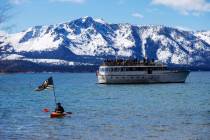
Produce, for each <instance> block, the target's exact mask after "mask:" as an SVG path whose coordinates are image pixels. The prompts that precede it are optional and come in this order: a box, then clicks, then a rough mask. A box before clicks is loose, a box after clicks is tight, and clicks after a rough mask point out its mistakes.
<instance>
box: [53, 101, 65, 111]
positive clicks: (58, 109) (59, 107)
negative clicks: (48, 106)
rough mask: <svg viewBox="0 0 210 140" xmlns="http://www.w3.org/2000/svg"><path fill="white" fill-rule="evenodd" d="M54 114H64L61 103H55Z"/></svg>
mask: <svg viewBox="0 0 210 140" xmlns="http://www.w3.org/2000/svg"><path fill="white" fill-rule="evenodd" d="M55 112H57V113H64V109H63V107H62V106H61V103H57V106H56V108H55Z"/></svg>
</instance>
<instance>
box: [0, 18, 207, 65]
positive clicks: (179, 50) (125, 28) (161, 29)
mask: <svg viewBox="0 0 210 140" xmlns="http://www.w3.org/2000/svg"><path fill="white" fill-rule="evenodd" d="M0 56H1V57H0V59H1V60H4V59H6V58H10V59H12V58H13V59H14V60H15V59H19V58H20V57H19V56H22V57H23V58H24V60H26V59H28V60H35V59H39V60H40V61H42V60H43V61H42V62H43V63H44V62H45V61H44V60H45V59H47V60H49V61H48V62H49V63H50V62H51V61H50V59H52V60H53V61H54V60H56V61H57V60H61V61H67V62H76V63H72V64H79V63H82V64H86V63H98V62H100V61H101V59H105V58H110V56H111V57H112V58H113V57H115V56H117V57H123V58H125V57H127V58H128V57H129V58H130V57H132V58H139V59H142V58H143V57H147V58H149V59H152V58H154V59H156V60H160V61H162V62H164V63H167V64H189V65H200V64H203V65H208V64H209V62H210V31H205V32H204V31H203V32H190V31H184V30H180V29H176V28H171V27H165V26H134V25H131V24H109V23H107V22H105V21H104V20H102V19H93V18H92V17H83V18H79V19H76V20H73V21H70V22H66V23H62V24H57V25H50V26H35V27H32V28H29V29H27V30H25V31H22V32H20V33H16V34H9V35H5V34H0ZM22 57H21V58H22ZM46 63H47V62H46ZM52 63H53V62H52ZM58 63H59V62H58ZM60 63H62V62H60Z"/></svg>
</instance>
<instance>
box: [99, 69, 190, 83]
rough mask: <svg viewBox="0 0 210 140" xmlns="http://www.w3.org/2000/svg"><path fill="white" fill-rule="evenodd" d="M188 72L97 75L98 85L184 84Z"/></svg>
mask: <svg viewBox="0 0 210 140" xmlns="http://www.w3.org/2000/svg"><path fill="white" fill-rule="evenodd" d="M189 73H190V72H189V71H162V72H156V73H153V74H145V73H142V72H139V73H129V74H128V73H123V72H118V73H109V74H106V73H98V75H97V76H98V83H100V84H131V83H184V82H185V80H186V78H187V76H188V75H189Z"/></svg>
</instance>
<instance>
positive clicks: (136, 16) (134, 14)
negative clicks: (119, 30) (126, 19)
mask: <svg viewBox="0 0 210 140" xmlns="http://www.w3.org/2000/svg"><path fill="white" fill-rule="evenodd" d="M132 16H133V17H135V18H144V16H143V15H142V14H140V13H138V12H135V13H132Z"/></svg>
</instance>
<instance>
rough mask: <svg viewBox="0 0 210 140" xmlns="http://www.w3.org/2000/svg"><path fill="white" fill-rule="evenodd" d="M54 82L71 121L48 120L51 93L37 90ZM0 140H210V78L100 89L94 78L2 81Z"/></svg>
mask: <svg viewBox="0 0 210 140" xmlns="http://www.w3.org/2000/svg"><path fill="white" fill-rule="evenodd" d="M49 76H53V77H54V83H55V84H56V89H55V90H56V95H57V98H58V99H57V100H59V101H60V102H61V103H62V104H63V106H64V108H65V110H66V111H72V112H73V115H72V116H71V117H65V118H62V119H51V118H49V115H50V113H45V112H43V111H42V110H43V109H44V108H48V109H50V110H51V111H52V110H54V107H55V106H54V99H53V92H52V91H43V92H34V91H33V90H34V89H35V88H36V87H37V86H38V85H39V84H40V83H42V82H43V81H44V80H45V79H47V78H48V77H49ZM0 139H1V140H7V139H9V140H10V139H20V140H29V139H30V140H48V139H49V140H67V139H68V140H71V139H76V140H164V139H166V140H209V139H210V72H192V73H191V74H190V75H189V77H188V79H187V81H186V83H185V84H151V85H146V84H145V85H140V84H139V85H138V84H135V85H100V84H96V76H95V74H93V73H91V74H89V73H87V74H76V73H42V74H6V75H3V74H1V75H0Z"/></svg>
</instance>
